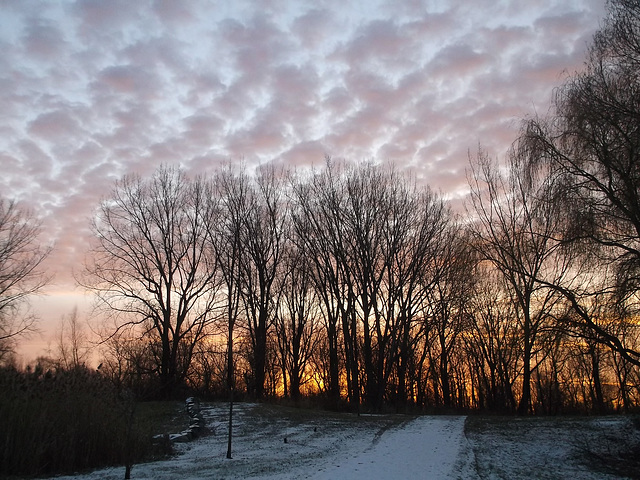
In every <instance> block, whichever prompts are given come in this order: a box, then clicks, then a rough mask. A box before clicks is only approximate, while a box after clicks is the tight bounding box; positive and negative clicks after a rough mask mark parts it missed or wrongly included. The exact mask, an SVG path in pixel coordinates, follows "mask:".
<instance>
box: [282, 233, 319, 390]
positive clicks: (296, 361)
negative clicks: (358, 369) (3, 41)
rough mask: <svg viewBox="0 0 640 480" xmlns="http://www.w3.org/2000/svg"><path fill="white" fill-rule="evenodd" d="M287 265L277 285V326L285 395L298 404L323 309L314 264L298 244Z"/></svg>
mask: <svg viewBox="0 0 640 480" xmlns="http://www.w3.org/2000/svg"><path fill="white" fill-rule="evenodd" d="M283 265H284V269H283V271H282V274H281V275H280V278H279V282H278V284H277V288H278V290H279V292H280V293H279V296H280V301H279V302H278V315H277V317H276V322H275V327H276V334H277V340H278V350H279V355H280V363H281V368H282V374H283V385H284V395H285V396H291V398H292V399H293V400H295V401H297V400H299V399H300V387H301V386H302V383H303V379H304V376H305V372H306V368H307V365H308V364H309V360H310V359H311V357H312V355H313V354H314V353H315V348H316V344H317V342H318V335H317V330H318V328H319V320H318V319H319V317H320V310H319V305H318V298H317V293H316V291H315V289H314V288H313V287H314V285H313V278H312V272H313V265H312V264H311V263H310V262H308V261H307V258H306V256H305V253H304V251H302V250H300V249H299V248H298V247H296V246H295V243H294V242H291V243H290V244H289V247H288V249H287V251H286V253H285V256H284V262H283Z"/></svg>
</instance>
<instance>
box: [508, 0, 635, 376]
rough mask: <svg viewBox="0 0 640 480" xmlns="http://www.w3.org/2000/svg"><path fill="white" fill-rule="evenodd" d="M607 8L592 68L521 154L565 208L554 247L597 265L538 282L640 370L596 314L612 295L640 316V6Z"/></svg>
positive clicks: (570, 83)
mask: <svg viewBox="0 0 640 480" xmlns="http://www.w3.org/2000/svg"><path fill="white" fill-rule="evenodd" d="M608 7H609V15H608V17H607V18H606V20H605V22H604V24H603V27H602V28H601V30H600V31H599V32H597V33H596V35H595V37H594V41H593V44H592V46H591V48H590V51H589V57H588V59H587V63H586V66H585V69H584V70H583V71H581V72H578V73H576V74H574V75H572V76H571V77H569V78H568V79H567V81H566V82H565V83H564V84H563V85H562V86H561V87H560V88H559V89H558V90H557V92H556V95H555V98H554V105H553V110H552V111H551V113H550V115H548V116H547V117H545V118H533V119H530V120H528V121H526V122H525V124H524V128H523V132H522V135H521V137H520V138H519V140H518V142H517V148H518V150H519V155H520V157H521V158H523V159H526V160H527V162H528V167H529V171H530V172H535V171H539V170H540V169H543V170H548V171H549V173H548V175H549V178H550V179H551V180H552V181H553V184H554V194H555V198H554V199H553V201H554V202H555V203H557V204H561V205H562V208H563V209H564V210H565V215H564V229H563V231H562V232H558V235H556V236H554V237H553V239H552V240H553V241H555V242H557V243H558V244H560V245H562V246H563V247H564V248H565V249H566V251H567V254H571V255H573V257H574V259H575V260H576V261H580V262H582V263H585V264H587V263H588V264H590V265H591V266H592V267H593V268H592V270H591V272H589V275H588V276H585V277H584V278H583V279H582V281H580V282H573V283H571V284H569V283H566V282H564V283H559V282H556V281H554V280H553V279H549V278H544V277H542V276H541V275H539V274H536V277H535V278H536V279H537V280H539V281H543V282H546V285H547V286H548V287H550V288H554V289H555V290H556V291H557V292H559V293H560V294H562V295H563V296H564V297H565V298H566V300H567V302H568V303H569V304H570V305H571V307H572V309H573V311H574V313H575V316H574V319H575V320H576V321H578V322H580V323H581V324H582V325H583V326H586V327H588V329H589V330H590V331H591V332H592V334H593V335H594V337H595V338H597V339H598V341H600V342H602V343H605V344H607V345H609V346H610V347H611V348H613V349H615V350H617V351H618V352H619V353H620V354H621V355H622V356H623V357H624V358H625V359H626V361H628V362H631V363H633V364H635V365H640V351H639V350H638V349H637V347H634V346H633V345H630V344H627V343H626V342H625V341H624V338H623V337H621V336H618V335H616V334H615V333H613V332H612V331H610V330H608V329H607V328H603V325H606V324H602V323H601V322H597V321H595V320H594V318H593V317H592V316H591V315H590V310H591V307H590V303H591V301H592V298H593V296H594V295H600V296H602V295H608V297H609V299H610V302H611V305H612V306H615V308H616V309H617V310H618V311H619V314H620V316H621V318H626V319H627V321H631V322H634V321H635V320H633V319H634V318H637V316H638V314H640V103H639V102H638V99H639V98H640V4H639V3H638V2H637V1H635V0H611V1H610V2H609V3H608ZM598 266H605V267H607V270H608V272H607V273H609V272H610V274H608V275H603V274H602V272H599V271H598V270H599V267H598ZM609 267H613V268H609ZM532 273H534V272H532Z"/></svg>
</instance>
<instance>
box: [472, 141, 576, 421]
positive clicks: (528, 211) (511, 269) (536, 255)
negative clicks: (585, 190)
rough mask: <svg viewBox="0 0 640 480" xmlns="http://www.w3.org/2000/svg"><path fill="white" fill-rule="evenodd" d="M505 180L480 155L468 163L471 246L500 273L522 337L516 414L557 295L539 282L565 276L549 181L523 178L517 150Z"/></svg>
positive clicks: (527, 398) (525, 405)
mask: <svg viewBox="0 0 640 480" xmlns="http://www.w3.org/2000/svg"><path fill="white" fill-rule="evenodd" d="M509 160H510V163H509V166H508V173H507V176H506V177H505V176H504V175H503V174H501V173H500V171H499V169H498V167H497V166H496V165H495V164H494V163H493V162H492V161H491V160H490V159H489V158H488V156H487V155H486V153H485V152H482V151H480V152H479V154H478V159H477V164H476V165H473V171H472V176H471V178H470V185H471V196H470V200H471V205H472V207H473V209H472V214H473V215H474V216H475V218H476V222H475V223H473V224H472V228H471V230H470V231H471V233H472V235H473V237H474V238H473V241H472V245H474V246H475V248H476V249H478V254H479V255H481V258H483V259H485V260H487V261H490V262H491V263H492V264H493V265H494V266H495V268H497V269H498V270H499V271H500V272H501V273H502V275H504V277H505V279H506V281H507V284H508V285H509V287H510V289H509V292H510V294H511V296H512V301H513V302H514V304H515V305H516V306H517V311H516V320H517V321H518V322H519V323H520V325H521V334H522V339H521V340H522V369H523V373H522V375H523V380H522V393H521V397H520V402H519V405H518V412H519V413H520V414H525V413H528V412H530V411H532V404H531V372H532V371H533V370H534V369H535V364H534V363H532V362H534V361H535V354H536V349H537V343H536V342H537V339H538V335H539V333H540V331H541V329H542V327H543V326H544V325H545V323H548V322H549V321H551V319H552V311H553V310H554V309H555V308H556V307H557V304H558V302H559V299H558V297H559V295H558V293H557V292H556V291H554V290H553V289H549V288H548V286H547V285H546V284H543V283H542V282H540V281H539V279H540V278H542V277H543V276H544V277H546V278H549V279H553V280H554V281H559V280H560V279H562V278H564V277H566V274H567V271H568V265H569V262H568V259H567V258H566V257H563V256H560V255H558V245H557V244H556V243H555V242H554V241H553V239H554V238H555V236H556V235H557V233H558V229H559V224H560V222H559V219H560V218H561V217H562V212H561V210H560V208H559V206H558V204H557V203H555V202H553V201H552V200H551V199H550V198H549V195H548V178H547V177H545V176H544V175H541V176H539V177H535V178H534V177H533V176H528V175H525V173H526V172H525V170H524V169H523V165H522V163H521V162H520V158H519V156H518V154H517V152H515V151H512V152H511V155H510V157H509Z"/></svg>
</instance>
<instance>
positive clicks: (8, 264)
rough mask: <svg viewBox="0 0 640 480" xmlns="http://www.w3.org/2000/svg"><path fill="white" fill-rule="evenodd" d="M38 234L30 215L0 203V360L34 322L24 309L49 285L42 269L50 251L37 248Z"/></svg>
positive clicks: (37, 228) (38, 225) (11, 202)
mask: <svg viewBox="0 0 640 480" xmlns="http://www.w3.org/2000/svg"><path fill="white" fill-rule="evenodd" d="M39 233H40V223H39V222H38V220H37V219H36V218H35V217H34V215H33V214H32V213H31V212H29V211H28V210H25V209H23V208H21V207H20V206H18V204H17V203H16V202H14V201H8V200H5V199H0V360H2V358H3V357H4V356H5V355H6V354H8V353H10V352H11V351H12V349H13V341H14V340H15V339H16V338H17V337H19V336H20V335H22V334H25V333H26V332H29V331H30V330H32V329H33V327H34V324H35V321H36V318H35V317H34V316H33V315H30V314H29V313H28V312H26V311H25V310H24V307H25V306H26V305H27V302H28V297H29V296H30V295H33V294H35V293H37V292H39V291H40V290H41V289H42V287H44V285H45V284H46V283H47V281H48V278H47V277H46V276H45V275H44V274H43V272H42V270H41V266H42V262H43V261H44V259H45V258H46V257H47V255H48V254H49V252H50V251H51V249H50V248H48V247H42V246H41V245H40V244H38V236H39Z"/></svg>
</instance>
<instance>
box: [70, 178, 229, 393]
mask: <svg viewBox="0 0 640 480" xmlns="http://www.w3.org/2000/svg"><path fill="white" fill-rule="evenodd" d="M214 221H215V218H213V212H212V211H211V203H210V202H209V199H208V198H207V196H206V191H205V188H204V182H202V181H200V180H198V181H189V180H188V179H187V177H186V176H185V175H184V173H182V172H181V171H180V170H179V169H177V168H170V167H164V166H163V167H160V168H159V169H158V170H157V171H156V172H155V173H154V174H153V176H152V177H151V178H150V179H148V180H143V179H142V178H140V177H138V176H135V175H132V176H125V177H124V178H123V179H122V180H120V181H118V182H116V184H115V188H114V190H113V193H112V196H111V197H110V198H108V199H106V200H104V201H103V202H102V204H101V206H100V209H99V210H98V212H97V214H96V216H95V218H94V220H93V231H94V235H95V242H94V246H93V247H92V249H91V251H90V256H89V259H88V261H87V263H86V272H85V276H84V277H83V280H82V281H83V283H84V284H85V285H86V286H87V287H89V288H90V289H91V290H92V291H93V292H95V294H96V296H97V298H98V300H99V301H100V302H101V305H102V306H103V307H105V308H106V309H107V311H110V312H112V313H113V314H114V315H115V319H116V322H117V324H116V327H115V330H116V332H117V331H120V330H122V329H123V328H127V327H128V326H132V325H133V326H137V327H138V331H139V333H140V334H141V335H144V336H147V337H149V338H151V339H153V341H151V342H150V344H151V345H152V346H153V350H152V351H154V353H155V355H156V365H157V371H158V374H159V378H160V384H161V389H162V392H163V393H164V394H170V393H171V392H172V390H173V389H174V388H175V387H177V386H178V385H179V384H180V383H181V382H182V381H183V380H184V377H185V374H186V367H187V366H188V365H189V363H190V360H191V357H192V355H193V349H194V347H195V345H196V344H197V342H199V341H201V340H202V339H203V338H204V337H205V336H206V335H208V334H209V333H210V332H209V327H210V326H211V325H212V324H213V322H214V321H215V320H216V319H217V316H218V314H219V298H218V291H219V284H218V276H217V275H218V273H217V272H218V271H217V265H216V258H215V255H213V254H212V250H211V248H210V244H209V242H208V240H207V232H208V230H209V228H210V225H211V223H212V222H214ZM156 346H157V348H156ZM181 356H182V358H181Z"/></svg>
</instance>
